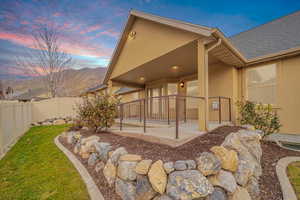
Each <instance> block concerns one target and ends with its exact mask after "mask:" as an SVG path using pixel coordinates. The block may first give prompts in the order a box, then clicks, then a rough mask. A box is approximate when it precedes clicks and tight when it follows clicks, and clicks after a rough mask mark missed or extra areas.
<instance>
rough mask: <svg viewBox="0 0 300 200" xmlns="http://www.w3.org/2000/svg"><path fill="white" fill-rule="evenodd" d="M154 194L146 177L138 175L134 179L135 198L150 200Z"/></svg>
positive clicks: (137, 199)
mask: <svg viewBox="0 0 300 200" xmlns="http://www.w3.org/2000/svg"><path fill="white" fill-rule="evenodd" d="M156 194H157V193H156V192H155V191H154V190H153V188H152V187H151V184H150V182H149V180H148V177H147V176H142V175H138V176H137V179H136V200H151V199H152V198H153V197H155V195H156Z"/></svg>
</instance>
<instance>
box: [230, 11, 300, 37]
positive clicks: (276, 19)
mask: <svg viewBox="0 0 300 200" xmlns="http://www.w3.org/2000/svg"><path fill="white" fill-rule="evenodd" d="M298 12H299V13H300V10H296V11H293V12H291V13H289V14H287V15H283V16H281V17H277V18H275V19H272V20H271V21H268V22H265V23H262V24H259V25H257V26H255V27H253V28H249V29H247V30H245V31H242V32H239V33H237V34H234V35H231V36H229V37H227V38H228V39H231V38H233V37H235V36H238V35H240V34H243V33H246V32H249V31H252V30H255V29H257V28H260V27H262V26H265V25H267V24H270V23H272V22H275V21H278V20H281V19H284V18H286V17H289V16H291V15H294V14H296V13H298Z"/></svg>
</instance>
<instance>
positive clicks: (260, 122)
mask: <svg viewBox="0 0 300 200" xmlns="http://www.w3.org/2000/svg"><path fill="white" fill-rule="evenodd" d="M237 106H238V110H239V115H240V116H239V118H238V121H239V122H240V124H241V125H247V124H250V125H252V126H254V128H255V129H258V130H262V131H263V134H264V135H263V136H266V135H269V134H271V133H275V132H278V131H279V129H280V127H281V124H280V120H279V117H278V115H277V113H276V112H275V111H274V108H273V107H272V105H270V104H261V103H260V104H256V103H253V102H251V101H238V102H237Z"/></svg>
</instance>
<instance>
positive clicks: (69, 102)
mask: <svg viewBox="0 0 300 200" xmlns="http://www.w3.org/2000/svg"><path fill="white" fill-rule="evenodd" d="M81 101H82V99H81V98H77V97H61V98H53V99H47V100H43V101H38V102H26V103H23V102H15V101H0V158H1V157H2V156H3V155H4V154H5V153H6V152H7V151H8V150H9V148H10V147H11V146H12V145H14V144H15V143H16V142H17V140H18V139H19V137H20V136H22V135H23V134H24V133H25V132H26V131H27V130H28V129H29V128H30V124H31V123H33V122H37V121H43V120H46V119H49V118H54V117H67V116H70V117H75V114H76V113H75V110H74V107H75V105H76V104H77V103H80V102H81Z"/></svg>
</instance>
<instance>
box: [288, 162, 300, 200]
mask: <svg viewBox="0 0 300 200" xmlns="http://www.w3.org/2000/svg"><path fill="white" fill-rule="evenodd" d="M287 174H288V177H289V179H290V181H291V183H292V185H293V188H294V190H295V192H296V195H297V198H298V199H300V162H294V163H291V164H290V165H289V166H288V169H287Z"/></svg>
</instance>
